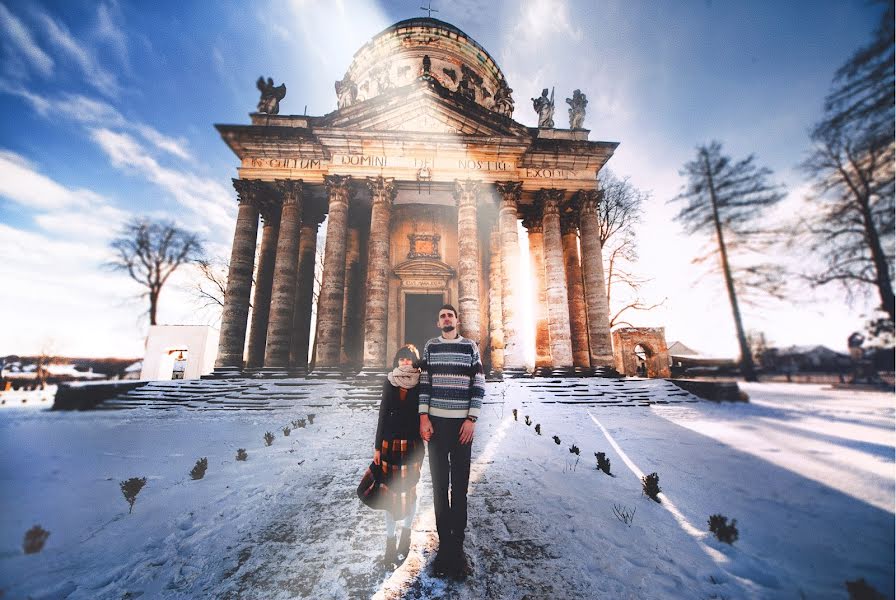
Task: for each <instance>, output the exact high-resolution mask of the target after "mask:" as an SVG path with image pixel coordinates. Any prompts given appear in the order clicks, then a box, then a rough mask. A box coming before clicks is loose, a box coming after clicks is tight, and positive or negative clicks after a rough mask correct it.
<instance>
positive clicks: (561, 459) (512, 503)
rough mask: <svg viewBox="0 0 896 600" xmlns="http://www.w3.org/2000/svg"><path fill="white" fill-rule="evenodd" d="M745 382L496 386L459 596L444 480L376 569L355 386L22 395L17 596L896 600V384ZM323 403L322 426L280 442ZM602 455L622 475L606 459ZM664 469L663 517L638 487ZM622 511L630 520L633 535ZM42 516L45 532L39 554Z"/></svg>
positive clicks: (482, 427) (9, 560)
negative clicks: (598, 392) (602, 462)
mask: <svg viewBox="0 0 896 600" xmlns="http://www.w3.org/2000/svg"><path fill="white" fill-rule="evenodd" d="M579 381H581V380H579ZM657 383H658V384H659V383H661V382H657ZM742 387H743V389H744V390H745V391H746V392H747V393H748V394H749V395H750V398H751V402H750V403H749V404H713V403H710V402H705V401H700V402H676V401H677V400H681V397H677V398H674V399H673V398H667V397H666V396H665V394H666V392H665V391H663V389H661V388H660V387H659V386H657V388H656V390H655V393H653V394H652V396H651V400H654V401H665V400H668V401H669V402H670V403H669V404H652V405H650V406H633V405H625V406H600V405H596V404H558V403H548V402H544V401H541V400H539V399H538V397H537V396H543V393H539V394H537V395H536V393H535V392H534V391H533V390H532V388H531V381H530V382H525V381H522V382H521V381H515V382H509V383H504V384H489V397H488V402H489V403H488V404H486V406H485V408H484V410H483V416H482V418H481V420H480V422H479V425H478V426H477V433H476V440H475V442H474V450H473V459H474V466H473V475H472V479H471V491H470V528H469V530H468V536H467V550H468V554H469V555H470V557H471V559H472V560H473V563H474V575H473V576H472V577H471V578H470V579H469V580H468V581H466V582H462V583H460V582H446V581H443V580H440V579H436V578H433V577H432V576H431V575H430V574H429V572H428V570H427V568H426V565H427V563H428V562H430V561H431V560H432V556H433V551H434V546H435V539H434V529H435V528H434V522H433V517H432V500H431V488H430V482H429V476H428V469H425V470H424V477H423V480H422V482H421V489H420V490H419V492H420V493H419V495H420V498H421V502H420V507H419V510H418V517H417V520H416V522H415V533H414V536H413V538H412V553H411V556H410V557H409V558H408V560H407V561H406V562H405V564H404V565H403V566H402V567H401V568H400V569H398V570H396V571H394V572H391V571H383V570H382V569H380V568H379V567H377V559H378V557H379V556H380V555H381V552H382V545H383V531H384V527H383V522H382V517H381V515H380V514H379V513H375V512H373V511H370V510H368V509H366V508H365V507H364V506H363V505H361V504H360V502H358V500H357V499H356V497H355V494H354V491H355V486H356V485H357V483H358V480H359V479H360V477H361V474H362V472H363V470H364V468H365V467H366V465H367V464H368V463H369V461H370V458H371V454H372V445H373V435H374V425H375V418H376V410H375V407H373V406H369V407H360V408H357V407H355V408H349V407H347V406H344V405H340V404H339V402H338V396H339V394H344V393H345V392H344V391H335V388H334V389H327V386H322V387H321V388H319V389H320V390H321V393H322V395H336V396H337V401H336V402H335V403H333V404H330V403H329V402H327V403H323V404H327V405H326V406H320V405H318V406H311V405H314V404H320V403H316V402H315V401H314V400H309V401H307V402H306V403H305V405H300V406H296V407H295V408H294V409H291V410H280V411H271V412H250V411H195V410H194V411H191V410H185V409H174V410H167V411H158V410H150V409H135V410H130V411H119V412H86V413H52V412H48V411H44V410H35V409H33V408H28V407H15V406H6V407H4V408H5V410H3V411H0V452H2V456H3V460H2V462H0V508H2V510H0V591H2V594H0V597H3V598H25V597H33V598H90V599H93V598H137V597H142V598H155V597H164V598H205V597H208V598H295V597H299V598H369V597H376V598H420V599H422V598H461V599H471V600H472V599H480V598H494V599H497V598H516V599H522V598H531V599H535V598H539V599H542V598H588V599H590V598H610V599H616V598H638V599H641V598H658V599H659V598H732V599H733V598H801V597H802V598H847V597H848V596H847V592H846V587H845V585H844V582H845V581H847V580H855V579H858V578H864V579H865V580H866V581H868V582H869V583H870V584H871V585H873V586H874V587H875V588H877V590H878V591H880V592H882V593H884V594H885V595H886V596H887V597H890V598H892V597H893V596H894V583H893V582H894V480H896V470H894V469H896V467H894V446H896V433H894V423H896V421H894V406H896V405H894V396H893V394H887V393H873V392H849V391H835V390H829V389H826V388H824V387H822V386H811V385H792V384H755V385H744V386H742ZM690 399H691V400H693V398H690ZM514 408H516V409H518V420H514V418H513V416H512V409H514ZM309 412H313V413H315V419H314V423H313V424H310V423H309V424H307V425H306V427H304V428H299V429H294V430H293V431H292V432H291V434H290V435H289V436H288V437H284V435H283V431H282V428H283V427H284V426H286V425H289V424H290V421H292V420H294V419H298V418H304V417H306V415H307V414H308V413H309ZM525 415H529V416H530V417H531V419H532V426H527V425H526V424H525V423H524V422H523V421H524V417H525ZM536 423H538V424H540V425H541V432H542V434H541V435H540V436H539V435H537V434H536V433H535V431H534V425H535V424H536ZM267 431H270V432H272V433H274V434H276V438H275V440H274V442H273V444H272V445H271V446H270V447H267V446H265V443H264V440H263V436H264V434H265V432H267ZM554 435H556V436H558V438H559V439H560V444H559V445H558V444H556V443H555V442H554V440H553V439H552V436H554ZM572 444H575V445H576V446H577V447H579V448H580V450H581V454H580V457H578V459H577V457H576V456H575V455H574V454H571V453H570V451H569V448H570V446H571V445H572ZM238 448H245V449H246V451H247V452H248V460H246V461H245V462H240V461H237V460H235V455H236V452H237V449H238ZM598 451H600V452H605V453H606V455H607V457H608V458H609V459H610V460H611V466H612V469H611V471H612V473H613V475H614V476H613V477H611V476H608V475H606V474H604V473H602V472H600V471H598V470H597V469H596V468H595V459H594V452H598ZM202 457H207V458H208V471H207V474H206V475H205V477H204V478H203V479H201V480H198V481H193V480H191V478H190V476H189V472H190V469H191V468H192V467H193V465H194V464H195V462H196V460H197V459H199V458H202ZM652 472H656V473H658V474H659V478H660V479H659V485H660V487H661V488H662V490H663V492H662V494H661V495H660V498H661V500H662V503H659V504H658V503H656V502H653V501H652V500H650V499H648V498H647V497H645V496H644V495H643V494H642V492H641V482H640V476H641V475H642V474H647V473H652ZM131 477H146V479H147V483H146V485H145V487H144V488H143V489H142V491H140V493H139V495H138V497H137V500H136V503H135V505H134V509H133V513H131V514H129V513H128V504H127V502H126V501H125V499H124V497H123V496H122V493H121V491H120V489H119V482H121V481H123V480H126V479H128V478H131ZM614 506H616V507H617V508H618V509H620V510H628V511H632V510H633V511H634V519H633V521H632V522H631V524H625V523H623V522H622V521H621V520H619V519H618V518H617V517H616V516H615V515H614ZM714 513H721V514H724V515H725V516H727V517H729V518H733V519H737V528H738V530H739V534H740V537H739V539H738V540H737V541H736V542H735V543H734V544H733V545H730V546H729V545H727V544H724V543H722V542H719V541H718V540H716V539H715V537H714V536H713V535H712V534H711V533H709V532H708V528H707V519H708V517H709V516H710V515H711V514H714ZM36 524H40V525H41V526H42V527H43V528H44V529H46V530H47V531H49V532H50V536H49V538H48V540H47V542H46V546H45V547H44V548H43V550H42V551H41V552H39V553H36V554H27V555H26V554H24V553H23V550H22V540H23V536H24V534H25V532H26V531H27V530H28V529H29V528H31V527H32V526H34V525H36Z"/></svg>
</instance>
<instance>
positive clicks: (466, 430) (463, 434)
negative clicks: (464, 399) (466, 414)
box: [460, 419, 476, 444]
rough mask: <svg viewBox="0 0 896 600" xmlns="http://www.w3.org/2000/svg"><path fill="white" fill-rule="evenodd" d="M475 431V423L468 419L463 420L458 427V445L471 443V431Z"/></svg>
mask: <svg viewBox="0 0 896 600" xmlns="http://www.w3.org/2000/svg"><path fill="white" fill-rule="evenodd" d="M475 429H476V423H474V422H473V421H471V420H469V419H464V424H463V425H461V426H460V443H461V444H469V443H470V442H472V441H473V430H475Z"/></svg>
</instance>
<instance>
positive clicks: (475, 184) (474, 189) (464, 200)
mask: <svg viewBox="0 0 896 600" xmlns="http://www.w3.org/2000/svg"><path fill="white" fill-rule="evenodd" d="M480 185H481V184H480V182H479V181H476V180H475V179H455V180H454V200H455V201H456V202H457V205H458V206H461V205H467V206H470V205H472V206H475V205H476V202H477V199H478V194H479V187H480Z"/></svg>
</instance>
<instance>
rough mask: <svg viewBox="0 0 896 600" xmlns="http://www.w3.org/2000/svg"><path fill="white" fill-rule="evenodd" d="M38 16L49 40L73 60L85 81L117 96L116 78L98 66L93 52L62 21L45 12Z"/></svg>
mask: <svg viewBox="0 0 896 600" xmlns="http://www.w3.org/2000/svg"><path fill="white" fill-rule="evenodd" d="M38 17H39V19H40V21H41V22H42V23H43V25H44V29H45V31H46V34H47V36H48V37H49V38H50V41H51V42H53V44H55V45H56V47H57V48H58V49H59V50H61V51H63V52H64V53H65V54H67V55H68V56H69V57H70V58H71V59H72V60H74V62H75V64H77V65H78V67H79V68H80V69H81V71H82V72H83V74H84V76H85V78H86V83H87V84H88V85H90V86H93V87H95V88H96V89H97V90H99V91H100V92H101V93H103V94H105V95H107V96H111V97H113V98H114V97H117V96H118V94H119V92H120V90H121V88H120V86H119V84H118V80H117V78H116V77H115V75H113V74H112V73H110V72H109V71H107V70H106V69H104V68H103V67H102V66H100V64H99V61H98V60H97V57H96V56H95V54H94V53H93V52H92V51H91V50H90V49H88V48H87V47H85V46H84V45H83V44H81V43H80V42H79V41H78V40H77V39H75V37H74V36H72V34H71V33H69V31H68V29H67V28H66V27H65V25H63V24H62V23H57V22H56V21H55V20H53V19H52V18H51V17H50V16H49V15H47V14H45V13H40V14H39V15H38Z"/></svg>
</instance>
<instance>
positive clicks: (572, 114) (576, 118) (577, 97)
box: [566, 90, 588, 129]
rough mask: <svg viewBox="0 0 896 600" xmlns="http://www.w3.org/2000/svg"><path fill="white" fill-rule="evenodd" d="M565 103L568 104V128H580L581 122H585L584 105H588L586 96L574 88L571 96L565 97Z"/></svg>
mask: <svg viewBox="0 0 896 600" xmlns="http://www.w3.org/2000/svg"><path fill="white" fill-rule="evenodd" d="M566 103H567V104H569V128H570V129H582V123H584V122H585V107H586V106H588V98H586V97H585V94H583V93H582V90H575V91H573V93H572V98H567V99H566Z"/></svg>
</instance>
